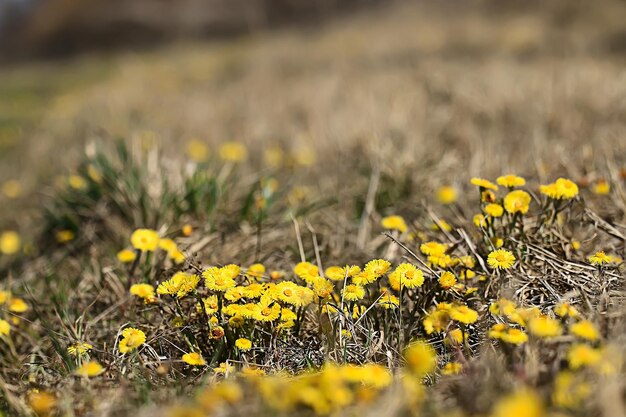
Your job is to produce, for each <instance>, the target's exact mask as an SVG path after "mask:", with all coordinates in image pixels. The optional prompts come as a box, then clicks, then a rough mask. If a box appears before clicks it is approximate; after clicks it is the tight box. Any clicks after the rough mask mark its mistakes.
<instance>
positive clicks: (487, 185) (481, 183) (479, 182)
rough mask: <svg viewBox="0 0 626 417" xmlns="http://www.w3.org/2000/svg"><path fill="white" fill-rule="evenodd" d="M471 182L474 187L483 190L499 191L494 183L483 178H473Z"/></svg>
mask: <svg viewBox="0 0 626 417" xmlns="http://www.w3.org/2000/svg"><path fill="white" fill-rule="evenodd" d="M470 182H471V183H472V184H473V185H476V186H478V187H480V188H481V189H488V190H493V191H498V186H497V185H495V184H494V183H492V182H491V181H489V180H485V179H482V178H476V177H474V178H472V179H471V180H470Z"/></svg>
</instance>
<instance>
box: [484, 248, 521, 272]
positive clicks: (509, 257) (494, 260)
mask: <svg viewBox="0 0 626 417" xmlns="http://www.w3.org/2000/svg"><path fill="white" fill-rule="evenodd" d="M487 263H488V264H489V266H490V267H492V268H494V269H509V268H510V267H512V266H513V264H514V263H515V256H514V255H513V254H512V253H511V252H509V251H508V250H506V249H497V250H494V251H493V252H491V253H490V254H489V256H488V257H487Z"/></svg>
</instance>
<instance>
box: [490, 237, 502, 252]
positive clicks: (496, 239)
mask: <svg viewBox="0 0 626 417" xmlns="http://www.w3.org/2000/svg"><path fill="white" fill-rule="evenodd" d="M489 241H490V242H491V244H492V245H493V247H494V248H496V249H499V248H501V247H502V246H503V245H504V240H502V238H501V237H498V236H494V237H492V238H490V239H489Z"/></svg>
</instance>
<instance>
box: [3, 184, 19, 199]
mask: <svg viewBox="0 0 626 417" xmlns="http://www.w3.org/2000/svg"><path fill="white" fill-rule="evenodd" d="M2 193H3V194H4V195H5V196H6V197H7V198H11V199H13V198H17V197H19V196H20V195H21V194H22V184H20V182H19V181H18V180H7V181H5V182H4V183H3V184H2Z"/></svg>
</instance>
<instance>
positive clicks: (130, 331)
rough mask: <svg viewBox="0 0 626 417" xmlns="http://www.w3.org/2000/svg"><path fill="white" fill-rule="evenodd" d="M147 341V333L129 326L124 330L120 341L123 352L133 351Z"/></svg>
mask: <svg viewBox="0 0 626 417" xmlns="http://www.w3.org/2000/svg"><path fill="white" fill-rule="evenodd" d="M144 343H146V334H145V333H144V332H142V331H141V330H139V329H135V328H133V327H127V328H126V329H124V330H123V331H122V340H120V343H119V349H120V352H121V353H127V352H132V351H133V350H135V349H137V348H138V347H139V346H141V345H143V344H144Z"/></svg>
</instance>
